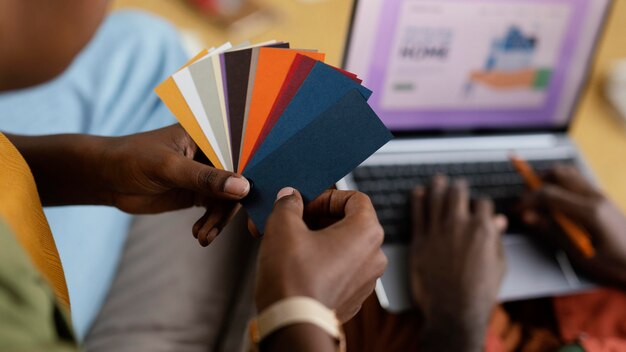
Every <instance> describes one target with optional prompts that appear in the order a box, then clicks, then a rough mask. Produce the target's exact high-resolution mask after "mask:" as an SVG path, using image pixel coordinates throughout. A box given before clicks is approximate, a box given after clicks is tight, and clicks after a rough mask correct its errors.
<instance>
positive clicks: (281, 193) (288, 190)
mask: <svg viewBox="0 0 626 352" xmlns="http://www.w3.org/2000/svg"><path fill="white" fill-rule="evenodd" d="M294 193H296V189H295V188H293V187H285V188H283V189H281V190H280V191H278V194H277V195H276V200H279V199H281V198H282V197H287V196H290V195H293V194H294Z"/></svg>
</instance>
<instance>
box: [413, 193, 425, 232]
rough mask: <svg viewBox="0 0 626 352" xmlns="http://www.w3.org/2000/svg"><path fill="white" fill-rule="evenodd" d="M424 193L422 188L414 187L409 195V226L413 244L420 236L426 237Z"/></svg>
mask: <svg viewBox="0 0 626 352" xmlns="http://www.w3.org/2000/svg"><path fill="white" fill-rule="evenodd" d="M425 193H426V191H425V190H424V187H415V188H414V189H413V192H412V194H411V226H412V238H413V241H414V242H417V241H416V240H417V238H419V237H420V236H425V235H426V226H427V225H426V214H425V209H424V197H425Z"/></svg>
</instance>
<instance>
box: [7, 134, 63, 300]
mask: <svg viewBox="0 0 626 352" xmlns="http://www.w3.org/2000/svg"><path fill="white" fill-rule="evenodd" d="M0 165H1V166H0V216H1V217H2V218H3V219H4V220H5V221H6V223H7V224H8V225H9V227H10V228H11V230H13V232H14V233H15V236H16V237H17V240H18V242H19V243H20V245H21V246H22V247H23V248H24V250H25V251H26V253H28V255H29V257H30V258H31V260H32V262H33V264H34V265H35V267H36V268H37V269H38V270H39V271H40V272H41V273H42V275H43V276H44V277H45V278H46V279H47V280H48V282H49V283H50V286H51V287H52V288H53V290H54V293H55V295H56V297H57V299H58V300H59V302H60V303H61V304H62V305H63V306H64V308H66V309H69V306H70V300H69V295H68V293H67V285H66V283H65V275H64V274H63V267H62V265H61V260H60V258H59V253H58V251H57V248H56V244H55V243H54V238H53V237H52V232H50V226H49V225H48V221H47V220H46V217H45V215H44V213H43V208H42V206H41V201H40V200H39V194H38V193H37V186H36V185H35V179H34V178H33V175H32V173H31V172H30V168H29V167H28V164H26V161H25V160H24V158H22V155H21V154H20V153H19V151H18V150H17V149H16V148H15V147H14V146H13V144H11V142H10V141H9V140H8V139H7V138H6V137H5V136H4V135H3V134H1V133H0Z"/></svg>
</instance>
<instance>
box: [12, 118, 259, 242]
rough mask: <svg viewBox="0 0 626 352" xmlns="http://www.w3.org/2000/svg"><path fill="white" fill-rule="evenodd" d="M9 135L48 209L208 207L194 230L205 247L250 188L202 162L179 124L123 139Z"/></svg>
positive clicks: (240, 179)
mask: <svg viewBox="0 0 626 352" xmlns="http://www.w3.org/2000/svg"><path fill="white" fill-rule="evenodd" d="M7 137H8V138H9V139H10V140H11V142H12V143H13V144H14V145H15V146H16V147H17V149H18V150H19V151H20V153H21V154H22V155H23V156H24V158H25V159H26V162H27V163H28V165H29V166H30V168H31V170H32V172H33V175H34V177H35V181H36V183H37V187H38V190H39V193H40V197H41V200H42V203H43V204H44V205H78V204H94V205H109V206H115V207H117V208H119V209H121V210H123V211H126V212H129V213H135V214H138V213H158V212H164V211H170V210H176V209H181V208H188V207H191V206H193V205H198V206H204V207H206V208H207V214H208V215H205V216H204V217H203V218H202V219H200V221H199V222H198V223H197V224H196V225H195V226H194V230H193V232H194V235H195V236H196V237H197V238H198V240H199V242H200V243H201V244H202V245H208V243H209V242H210V240H212V239H213V238H215V236H216V235H217V233H219V232H220V231H221V230H222V228H223V227H224V226H225V225H226V223H227V220H228V218H229V217H230V215H231V213H232V211H233V209H234V208H235V205H236V202H237V201H238V200H240V199H241V198H243V197H244V196H246V195H247V193H248V191H249V189H250V184H249V183H248V181H247V180H246V179H245V178H243V177H242V176H240V175H237V174H234V173H232V172H228V171H223V170H217V169H215V168H213V167H210V166H208V165H205V164H203V163H201V162H198V161H197V160H198V159H200V158H201V157H203V155H202V153H201V152H200V151H199V150H198V148H197V147H196V144H195V143H194V142H193V140H192V139H191V138H190V137H189V135H188V134H187V133H186V132H185V131H184V130H183V128H182V127H180V126H179V125H173V126H170V127H165V128H162V129H159V130H155V131H150V132H145V133H140V134H135V135H130V136H124V137H97V136H89V135H77V134H76V135H53V136H40V137H27V136H16V135H8V136H7ZM209 215H210V216H209Z"/></svg>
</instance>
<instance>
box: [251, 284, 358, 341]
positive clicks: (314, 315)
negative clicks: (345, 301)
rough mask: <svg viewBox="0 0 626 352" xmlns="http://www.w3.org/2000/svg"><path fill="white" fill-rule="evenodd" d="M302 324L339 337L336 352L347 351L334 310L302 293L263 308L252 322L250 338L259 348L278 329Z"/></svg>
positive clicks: (336, 337)
mask: <svg viewBox="0 0 626 352" xmlns="http://www.w3.org/2000/svg"><path fill="white" fill-rule="evenodd" d="M300 323H308V324H313V325H315V326H317V327H319V328H320V329H322V330H324V331H325V332H326V333H328V334H329V335H330V336H332V337H333V338H335V339H336V340H337V342H338V349H337V351H339V352H344V351H345V350H346V339H345V336H344V334H343V331H342V329H341V323H340V322H339V320H338V319H337V315H336V314H335V312H334V311H333V310H330V309H328V308H327V307H326V306H325V305H323V304H322V303H320V302H318V301H317V300H315V299H313V298H309V297H303V296H297V297H289V298H285V299H283V300H280V301H278V302H276V303H274V304H272V305H271V306H269V307H267V308H266V309H265V310H263V311H262V312H261V313H260V314H259V315H258V316H257V318H256V319H253V320H252V321H250V325H249V339H250V341H251V342H252V343H253V344H254V345H255V346H257V347H258V345H259V343H260V342H261V341H262V340H263V339H264V338H266V337H267V336H269V335H271V334H272V333H274V332H276V331H277V330H279V329H281V328H284V327H286V326H289V325H294V324H300Z"/></svg>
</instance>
